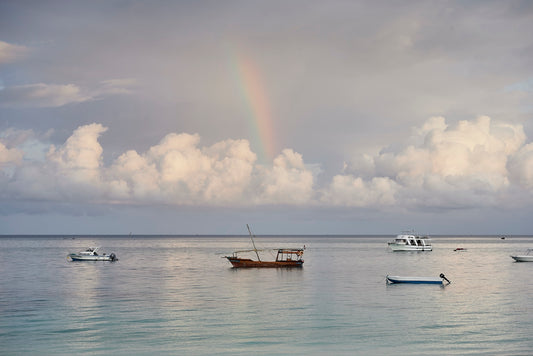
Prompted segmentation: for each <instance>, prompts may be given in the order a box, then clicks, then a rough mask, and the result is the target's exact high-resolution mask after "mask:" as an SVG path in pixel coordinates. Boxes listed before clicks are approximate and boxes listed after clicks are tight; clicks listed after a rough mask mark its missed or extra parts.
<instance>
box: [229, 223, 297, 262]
mask: <svg viewBox="0 0 533 356" xmlns="http://www.w3.org/2000/svg"><path fill="white" fill-rule="evenodd" d="M246 227H247V228H248V233H249V234H250V239H251V240H252V244H253V247H254V248H253V249H251V250H239V251H234V252H233V254H232V255H231V256H224V258H226V259H227V260H228V261H229V262H230V263H231V265H232V266H233V267H234V268H276V267H278V268H279V267H303V264H304V260H303V258H302V257H303V254H304V249H303V248H280V249H278V250H277V255H276V260H275V261H263V260H261V257H260V256H259V251H264V250H258V249H257V248H256V247H255V241H254V235H253V234H252V231H251V229H250V226H248V224H246ZM274 251H275V250H274ZM251 252H255V255H256V257H257V260H253V259H251V258H243V257H240V256H239V254H242V253H251Z"/></svg>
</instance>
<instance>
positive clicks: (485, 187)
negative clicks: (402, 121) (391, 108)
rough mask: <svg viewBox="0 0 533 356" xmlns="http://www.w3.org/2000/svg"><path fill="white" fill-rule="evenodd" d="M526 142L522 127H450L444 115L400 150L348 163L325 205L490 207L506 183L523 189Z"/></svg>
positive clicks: (479, 122) (480, 123) (487, 123)
mask: <svg viewBox="0 0 533 356" xmlns="http://www.w3.org/2000/svg"><path fill="white" fill-rule="evenodd" d="M525 141H526V136H525V134H524V130H523V128H522V126H521V125H512V124H506V123H501V122H493V121H492V120H491V119H490V118H489V117H486V116H482V117H479V118H478V119H476V120H473V121H460V122H459V123H458V124H457V125H455V126H454V127H449V126H448V124H447V123H446V120H445V119H444V118H443V117H433V118H430V119H429V120H427V121H426V122H425V123H424V124H423V125H422V126H421V127H419V128H415V130H413V135H412V136H411V137H408V138H406V139H405V140H402V144H401V145H400V146H397V147H394V146H391V147H386V148H383V149H382V150H381V151H380V152H379V153H378V154H377V155H374V156H371V155H366V156H363V157H361V158H359V159H356V160H354V162H353V163H351V164H348V165H347V166H346V168H345V172H346V174H342V175H337V176H335V177H334V179H333V182H332V184H331V186H330V187H329V190H328V191H327V194H326V195H325V196H326V201H328V202H330V203H332V204H336V203H337V202H344V203H345V204H348V205H353V206H360V205H361V202H360V200H362V201H363V202H368V203H371V204H379V205H382V204H392V203H397V204H405V205H406V206H431V207H433V206H440V207H471V206H475V205H476V204H483V205H492V204H495V203H496V202H497V201H498V196H499V195H500V194H503V193H505V192H506V190H507V189H508V188H509V187H510V184H511V179H513V180H514V181H515V182H517V183H519V184H520V186H521V188H528V184H529V183H528V182H531V180H530V171H529V169H528V168H527V167H528V164H527V163H528V162H530V161H529V159H530V155H529V150H528V149H527V147H528V146H525V147H524V144H525ZM518 167H519V168H518ZM359 168H361V170H360V171H359ZM509 169H511V170H512V172H510V171H509ZM378 179H379V180H378ZM348 196H351V197H352V198H351V201H352V203H351V204H350V202H349V200H350V199H348V198H347V197H348Z"/></svg>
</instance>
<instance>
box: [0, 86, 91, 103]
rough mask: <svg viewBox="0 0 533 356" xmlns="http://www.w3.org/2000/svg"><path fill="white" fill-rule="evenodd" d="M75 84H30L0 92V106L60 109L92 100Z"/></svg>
mask: <svg viewBox="0 0 533 356" xmlns="http://www.w3.org/2000/svg"><path fill="white" fill-rule="evenodd" d="M91 99H92V97H91V96H89V95H87V94H84V93H83V92H82V90H81V89H80V88H79V87H78V86H76V85H73V84H60V85H58V84H44V83H38V84H28V85H18V86H12V87H7V88H4V89H2V90H0V105H1V106H4V107H14V108H23V107H34V108H46V107H60V106H64V105H67V104H71V103H81V102H84V101H87V100H91Z"/></svg>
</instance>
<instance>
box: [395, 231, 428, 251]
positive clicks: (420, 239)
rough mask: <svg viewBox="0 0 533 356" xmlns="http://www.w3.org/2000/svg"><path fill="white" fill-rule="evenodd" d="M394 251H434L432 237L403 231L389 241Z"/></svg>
mask: <svg viewBox="0 0 533 356" xmlns="http://www.w3.org/2000/svg"><path fill="white" fill-rule="evenodd" d="M388 244H389V247H390V248H391V249H392V251H432V250H433V247H432V246H431V239H430V238H429V237H428V236H421V235H416V234H414V233H402V234H400V235H398V236H396V238H395V239H394V240H392V241H389V242H388Z"/></svg>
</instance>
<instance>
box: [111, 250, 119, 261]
mask: <svg viewBox="0 0 533 356" xmlns="http://www.w3.org/2000/svg"><path fill="white" fill-rule="evenodd" d="M109 259H110V260H111V261H118V258H117V255H115V253H113V252H111V254H110V255H109Z"/></svg>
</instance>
